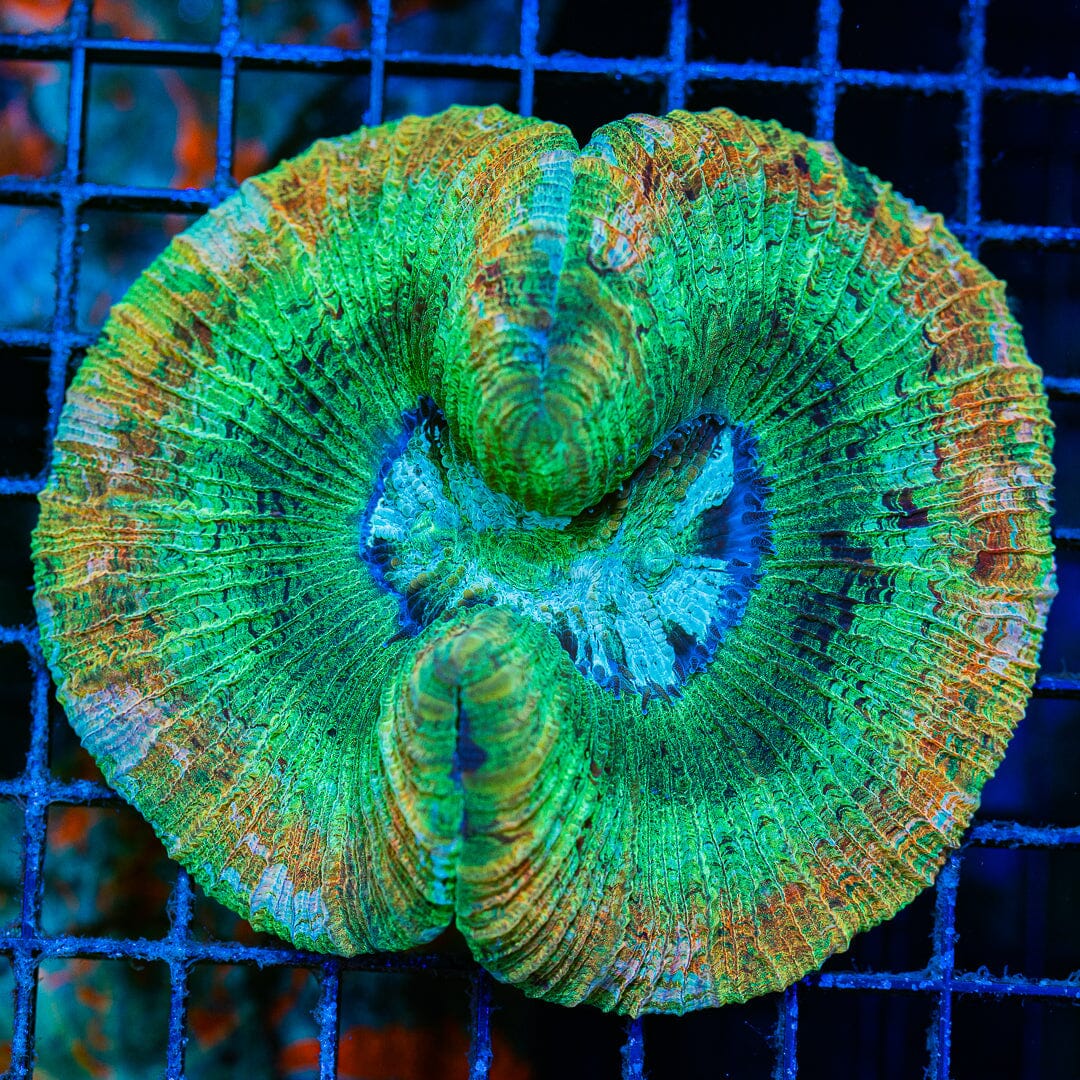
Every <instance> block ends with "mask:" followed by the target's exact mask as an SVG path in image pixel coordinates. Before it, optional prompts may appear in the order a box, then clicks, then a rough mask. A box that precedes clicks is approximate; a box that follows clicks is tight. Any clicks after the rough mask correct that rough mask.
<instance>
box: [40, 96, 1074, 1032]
mask: <svg viewBox="0 0 1080 1080" xmlns="http://www.w3.org/2000/svg"><path fill="white" fill-rule="evenodd" d="M1050 437H1051V434H1050V421H1049V418H1048V412H1047V405H1046V401H1045V398H1044V396H1043V392H1042V388H1041V384H1040V376H1039V371H1038V369H1037V368H1036V367H1035V366H1034V365H1033V364H1032V363H1031V362H1030V361H1029V359H1028V357H1027V355H1026V353H1025V350H1024V345H1023V342H1022V339H1021V336H1020V331H1019V329H1018V327H1017V325H1016V323H1015V322H1014V321H1013V320H1012V318H1011V317H1010V315H1009V313H1008V310H1007V308H1006V305H1005V299H1004V290H1003V286H1002V283H1001V282H999V281H996V280H994V278H993V277H992V276H991V275H990V274H989V273H988V272H987V271H986V270H985V269H984V268H983V267H982V266H980V265H979V264H978V263H977V262H976V261H975V260H974V259H972V258H971V257H970V256H969V255H967V254H966V253H965V252H964V251H963V250H962V249H961V247H960V246H959V244H958V243H957V241H956V240H955V239H954V238H953V237H952V236H951V235H950V234H949V233H948V232H947V231H946V230H945V228H944V226H943V224H942V220H941V218H940V217H939V216H937V215H933V214H929V213H927V212H925V211H923V210H921V209H919V208H917V207H915V206H913V205H912V204H911V203H910V202H908V201H907V200H905V199H903V198H901V197H900V196H898V195H897V194H895V193H894V192H893V191H892V190H891V188H890V187H889V186H888V185H887V184H883V183H881V182H880V181H878V180H877V179H875V178H874V177H872V176H870V175H869V174H868V173H866V172H865V171H864V170H862V169H860V168H858V167H856V166H853V165H852V164H851V163H850V162H848V161H846V160H845V159H844V158H843V157H842V156H841V155H839V154H838V153H837V152H836V150H835V149H834V148H833V147H832V146H831V145H830V144H828V143H822V142H814V141H811V140H808V139H807V138H805V137H804V136H802V135H798V134H794V133H792V132H790V131H787V130H785V129H784V128H782V127H780V126H779V125H778V124H776V123H766V124H759V123H755V122H753V121H750V120H746V119H743V118H741V117H739V116H736V115H734V114H733V113H731V112H728V111H725V110H716V111H714V112H710V113H704V114H692V113H686V112H675V113H672V114H671V115H669V116H666V117H662V118H656V117H650V116H632V117H630V118H628V119H626V120H623V121H620V122H618V123H614V124H609V125H607V126H606V127H603V128H601V129H600V130H599V131H598V132H597V133H596V134H595V135H594V136H593V137H592V139H591V140H590V142H589V143H588V145H587V146H585V147H584V149H579V148H578V146H577V145H576V143H575V142H574V139H573V138H572V136H571V135H570V133H569V132H568V131H567V130H566V129H564V128H562V127H559V126H557V125H555V124H550V123H544V122H541V121H538V120H533V119H524V118H522V117H518V116H514V115H512V114H510V113H507V112H505V111H503V110H502V109H499V108H495V107H493V108H488V109H480V110H477V109H464V108H455V109H451V110H449V111H448V112H446V113H443V114H441V115H439V116H435V117H431V118H426V119H424V118H418V117H408V118H406V119H404V120H402V121H399V122H397V123H393V124H387V125H384V126H382V127H378V128H372V129H364V130H361V131H358V132H357V133H355V134H354V135H351V136H348V137H345V138H341V139H334V140H330V141H324V142H319V143H316V144H315V145H314V146H313V147H312V148H311V149H310V150H309V151H308V152H307V153H305V154H303V155H301V156H300V157H298V158H296V159H295V160H293V161H289V162H286V163H284V164H282V165H280V166H279V167H278V168H276V169H274V170H273V171H272V172H270V173H267V174H266V175H264V176H261V177H257V178H255V179H253V180H249V181H247V182H246V183H244V184H243V185H242V186H241V188H240V190H239V192H238V193H237V194H235V195H234V196H233V197H232V198H230V199H229V200H227V201H226V202H225V203H224V204H223V205H222V206H220V207H219V208H217V209H216V210H213V211H211V212H210V213H208V214H207V215H206V216H205V217H204V218H203V219H202V220H201V221H199V222H198V223H197V224H195V225H194V226H193V227H192V228H191V229H189V230H188V231H187V232H186V233H184V234H183V235H181V236H179V237H177V238H176V239H175V240H174V241H173V242H172V243H171V244H170V246H169V247H168V249H167V250H166V251H165V252H164V254H163V255H161V256H160V257H159V258H158V259H157V261H156V262H155V263H154V264H153V265H152V266H151V267H150V269H149V270H147V271H146V273H145V274H144V275H143V276H142V277H141V278H140V279H139V280H138V281H137V282H136V283H135V285H134V286H132V288H131V290H130V292H129V293H128V295H127V297H126V298H125V300H124V301H123V302H122V303H120V304H119V305H117V307H116V308H115V309H114V310H113V313H112V316H111V319H110V321H109V323H108V325H107V326H106V328H105V331H104V334H103V336H102V339H101V341H100V342H99V344H98V345H97V346H96V347H95V348H94V349H93V350H92V351H91V353H90V354H89V356H88V357H87V359H86V361H85V363H84V364H83V365H82V368H81V369H80V371H79V373H78V375H77V376H76V378H75V381H74V383H73V384H72V387H71V390H70V391H69V394H68V399H67V405H66V408H65V410H64V414H63V417H62V419H61V422H60V427H59V433H58V435H57V439H56V450H55V458H54V462H53V469H52V473H51V477H50V479H49V483H48V486H47V488H46V490H45V491H44V493H43V495H42V500H41V502H42V512H41V519H40V523H39V525H38V528H37V531H36V533H35V536H34V552H35V559H36V583H37V610H38V615H39V619H40V625H41V631H42V639H43V647H44V650H45V655H46V657H47V659H48V663H49V665H50V667H51V669H52V672H53V674H54V676H55V678H56V681H57V685H58V693H59V698H60V700H61V702H62V703H63V705H64V707H65V708H66V710H67V712H68V716H69V717H70V719H71V721H72V723H73V724H74V726H75V727H76V729H77V730H78V732H79V734H80V736H81V737H82V739H83V741H84V743H85V744H86V746H87V747H88V748H89V749H90V751H91V752H92V753H93V754H94V755H95V757H96V758H97V760H98V762H99V763H100V765H101V767H102V769H103V770H104V773H105V775H106V777H107V778H108V779H109V782H110V783H111V784H112V785H114V786H115V787H116V789H117V790H118V791H119V792H120V793H121V794H122V795H123V796H124V797H125V798H127V799H128V800H129V801H130V802H131V803H133V804H134V805H135V806H136V807H138V809H139V810H140V811H141V812H142V813H143V814H144V815H145V817H146V818H147V819H148V820H149V821H150V822H151V824H152V825H153V826H154V828H155V830H156V831H157V832H158V834H159V835H160V836H161V838H162V840H163V841H164V843H165V845H166V847H167V848H168V850H169V852H170V853H171V855H172V856H173V857H175V858H176V859H178V860H179V861H180V862H182V863H183V864H184V865H185V866H187V867H188V868H189V869H190V871H191V873H192V874H193V876H194V877H195V879H196V880H197V881H198V882H199V883H200V884H201V885H202V886H203V888H205V889H206V890H207V892H209V893H210V894H211V895H212V896H214V897H216V898H217V899H219V900H221V901H222V902H223V903H225V904H227V905H228V906H229V907H231V908H233V909H234V910H236V911H238V912H240V913H241V914H243V915H245V916H247V917H249V918H250V919H251V921H252V922H253V923H254V925H255V926H256V927H257V928H260V929H266V930H271V931H273V932H275V933H278V934H280V935H282V936H283V937H286V938H288V939H289V940H291V941H293V942H294V943H296V944H297V945H298V946H301V947H304V948H310V949H316V950H321V951H326V952H334V953H341V954H346V955H352V954H355V953H358V952H368V951H373V950H383V949H405V948H408V947H410V946H413V945H417V944H419V943H423V942H428V941H431V940H432V939H433V938H435V937H436V936H437V935H438V934H439V933H440V932H441V931H442V930H443V929H444V928H445V927H447V926H448V925H449V924H450V923H451V922H454V923H456V925H457V927H458V928H459V930H460V931H461V933H462V935H463V936H464V938H465V940H466V941H467V942H468V945H469V947H470V948H471V949H472V951H473V953H474V955H475V956H476V958H477V960H478V961H479V962H480V963H481V964H483V965H484V966H485V967H486V968H488V969H489V970H490V971H491V972H493V973H494V975H495V976H496V977H497V978H499V979H502V980H504V981H508V982H511V983H514V984H516V985H518V986H520V987H521V988H522V989H523V990H524V991H525V992H526V993H528V994H532V995H535V996H538V997H543V998H546V999H548V1000H550V1001H556V1002H561V1003H564V1004H568V1005H569V1004H575V1003H578V1002H583V1001H585V1002H590V1003H592V1004H595V1005H598V1006H600V1007H601V1008H605V1009H615V1010H618V1011H620V1012H626V1013H631V1014H637V1013H640V1012H642V1011H655V1012H682V1011H685V1010H687V1009H695V1008H701V1007H704V1006H708V1005H715V1004H719V1003H723V1002H729V1001H738V1000H743V999H745V998H747V997H750V996H752V995H755V994H760V993H763V992H765V991H768V990H775V989H777V988H780V987H783V986H786V985H788V984H790V983H791V982H793V981H794V980H795V979H797V978H799V977H800V976H801V975H802V974H803V973H805V972H806V971H808V970H810V969H812V968H814V967H816V966H817V965H819V964H820V963H821V962H822V961H823V960H824V959H825V958H826V957H827V956H829V955H830V954H831V953H833V952H836V951H837V950H839V949H844V948H846V947H847V945H848V943H849V942H850V940H851V937H852V935H853V934H854V933H856V932H857V931H859V930H862V929H864V928H866V927H869V926H872V925H874V924H876V923H878V922H880V921H881V920H882V919H885V918H887V917H888V916H890V915H892V914H893V913H894V912H896V911H897V910H898V909H899V908H900V907H902V906H903V905H904V904H905V903H907V902H908V901H909V900H910V899H911V898H912V897H913V896H915V895H916V894H917V893H918V892H919V891H920V890H922V889H923V888H925V887H926V886H927V885H928V884H929V883H930V882H931V881H932V880H933V878H934V875H935V873H936V871H937V868H938V867H939V866H940V865H941V862H942V860H943V859H944V857H945V855H946V853H947V851H948V849H949V848H950V847H951V846H955V845H956V844H957V843H958V842H959V840H960V838H961V834H962V832H963V830H964V828H965V826H966V825H967V823H968V822H969V820H970V818H971V816H972V814H973V813H974V811H975V808H976V806H977V804H978V798H979V792H980V790H981V788H982V786H983V784H984V782H985V781H986V779H987V778H988V777H989V776H990V775H991V773H992V772H993V771H994V769H995V768H996V766H997V764H998V762H999V761H1000V760H1001V758H1002V755H1003V754H1004V752H1005V746H1006V743H1007V741H1008V738H1009V736H1010V734H1011V732H1012V730H1013V729H1014V727H1015V725H1016V724H1017V722H1018V721H1019V720H1020V718H1021V716H1022V715H1023V711H1024V706H1025V703H1026V700H1027V696H1028V694H1029V692H1030V689H1031V685H1032V680H1033V678H1034V674H1035V667H1036V660H1037V654H1038V648H1039V643H1040V640H1041V637H1042V632H1043V627H1044V625H1045V620H1046V612H1047V607H1048V605H1049V602H1050V599H1051V597H1052V595H1053V591H1054V581H1053V566H1052V560H1051V545H1050V538H1049V516H1050V498H1051V496H1050V483H1051V466H1050V454H1049V446H1050Z"/></svg>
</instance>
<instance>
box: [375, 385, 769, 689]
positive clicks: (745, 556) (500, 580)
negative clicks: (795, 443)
mask: <svg viewBox="0 0 1080 1080" xmlns="http://www.w3.org/2000/svg"><path fill="white" fill-rule="evenodd" d="M767 496H768V485H767V483H766V481H765V479H764V477H763V475H762V472H761V468H760V465H759V462H758V459H757V453H756V443H755V440H754V439H753V437H752V436H751V435H750V433H749V431H748V430H747V429H746V428H744V427H740V426H735V425H731V424H728V423H725V422H724V421H723V420H722V419H720V418H719V417H717V416H714V415H711V414H704V415H701V416H698V417H696V418H694V419H692V420H690V421H687V422H686V423H684V424H681V425H679V426H678V427H676V428H674V429H673V430H672V431H671V432H670V433H669V434H668V435H667V436H666V437H665V438H664V439H663V440H662V441H661V442H660V443H659V444H658V445H657V446H656V447H655V448H654V449H653V450H652V452H651V453H650V454H649V456H648V457H647V458H646V459H645V460H644V461H643V462H642V463H641V465H640V466H639V467H638V468H637V469H636V470H635V471H634V473H633V474H632V475H631V476H630V477H628V478H627V479H626V480H625V481H624V482H623V483H622V484H621V485H620V486H619V487H618V488H617V489H616V490H615V491H612V492H610V493H609V494H607V495H606V496H604V498H603V499H601V500H600V501H599V502H598V503H596V504H595V505H594V506H591V507H589V508H587V509H586V510H584V511H582V512H581V513H580V514H577V515H576V516H574V517H552V516H545V515H542V514H539V513H537V512H536V511H530V510H526V509H525V508H524V507H523V506H522V505H521V504H519V503H517V502H516V501H515V500H513V499H512V498H511V497H509V496H507V495H505V494H502V493H499V492H495V491H492V490H491V489H490V488H489V487H488V486H487V484H486V483H485V482H484V480H483V479H482V477H481V476H480V474H479V472H478V471H477V469H476V468H475V466H474V465H473V464H472V462H471V461H470V460H469V459H468V458H467V457H466V456H465V455H464V454H463V453H462V452H461V451H460V450H459V449H458V448H457V446H456V445H455V443H454V440H453V439H452V438H451V436H450V432H449V429H448V427H447V424H446V421H445V419H444V418H443V415H442V413H441V412H440V411H439V409H438V408H437V407H436V406H435V405H434V403H432V402H431V401H425V402H422V403H421V404H420V406H419V407H418V408H417V409H415V410H413V411H410V412H409V413H407V414H406V415H405V417H404V418H403V430H402V433H401V436H400V437H399V438H398V439H396V440H395V441H394V443H393V445H392V446H391V448H390V449H389V451H388V453H387V456H386V459H385V461H384V463H383V467H382V468H381V469H380V470H379V479H378V481H377V483H376V485H375V490H374V491H373V493H372V495H371V498H370V500H369V503H368V506H367V509H366V511H365V513H364V515H363V518H362V520H361V526H360V538H359V543H360V552H361V555H362V557H363V558H364V559H365V561H366V562H367V564H368V565H369V567H370V568H371V572H372V574H373V576H374V577H375V579H376V581H377V582H378V583H379V584H380V585H381V586H382V587H383V588H384V589H386V590H387V591H389V592H391V593H393V594H394V595H395V596H396V597H397V598H398V602H399V623H400V627H401V630H402V632H404V633H407V634H410V635H411V634H416V633H418V632H419V631H421V630H422V629H423V628H424V627H426V626H429V625H431V623H433V622H434V621H436V620H437V619H440V618H445V617H450V616H452V615H453V614H454V613H455V612H457V611H459V610H460V609H461V608H464V607H468V606H470V605H473V604H478V603H482V604H489V605H495V606H506V607H509V608H511V609H513V610H515V611H517V612H519V613H521V614H524V615H527V616H530V617H531V618H533V619H535V620H536V621H538V622H540V623H541V624H542V625H544V626H545V627H546V628H547V629H548V630H549V631H550V632H551V633H552V634H554V635H555V636H556V637H557V639H558V641H559V643H560V644H561V646H562V647H563V649H564V650H565V651H566V653H567V654H568V655H569V657H570V659H571V660H572V661H573V663H574V665H575V667H576V668H577V669H578V670H579V671H580V672H581V673H582V674H583V675H585V676H587V677H589V678H591V679H593V680H595V681H596V682H597V683H598V684H600V685H601V686H603V687H605V688H606V689H608V690H611V691H612V692H614V693H615V694H619V693H621V692H624V691H627V692H633V693H639V694H642V695H643V697H645V698H649V697H652V696H659V697H661V698H669V697H672V696H675V695H677V693H678V688H679V686H680V685H681V684H682V683H683V682H684V681H685V680H686V679H687V678H688V677H689V676H690V675H691V674H693V673H694V672H696V671H699V670H701V669H702V668H704V667H705V666H706V665H707V664H708V662H709V661H710V660H711V659H712V657H713V655H714V654H715V652H716V650H717V648H719V646H720V644H721V642H722V641H723V639H724V635H725V633H726V632H727V631H728V629H729V628H730V627H732V626H734V625H737V624H738V622H739V621H740V620H741V618H742V615H743V612H744V611H745V609H746V605H747V602H748V600H749V597H750V594H751V592H752V591H753V589H754V587H755V585H756V583H757V575H758V569H759V565H760V562H761V558H762V555H763V554H764V553H765V552H766V551H768V550H769V548H770V545H771V540H770V526H769V521H770V512H769V510H768V507H767Z"/></svg>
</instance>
